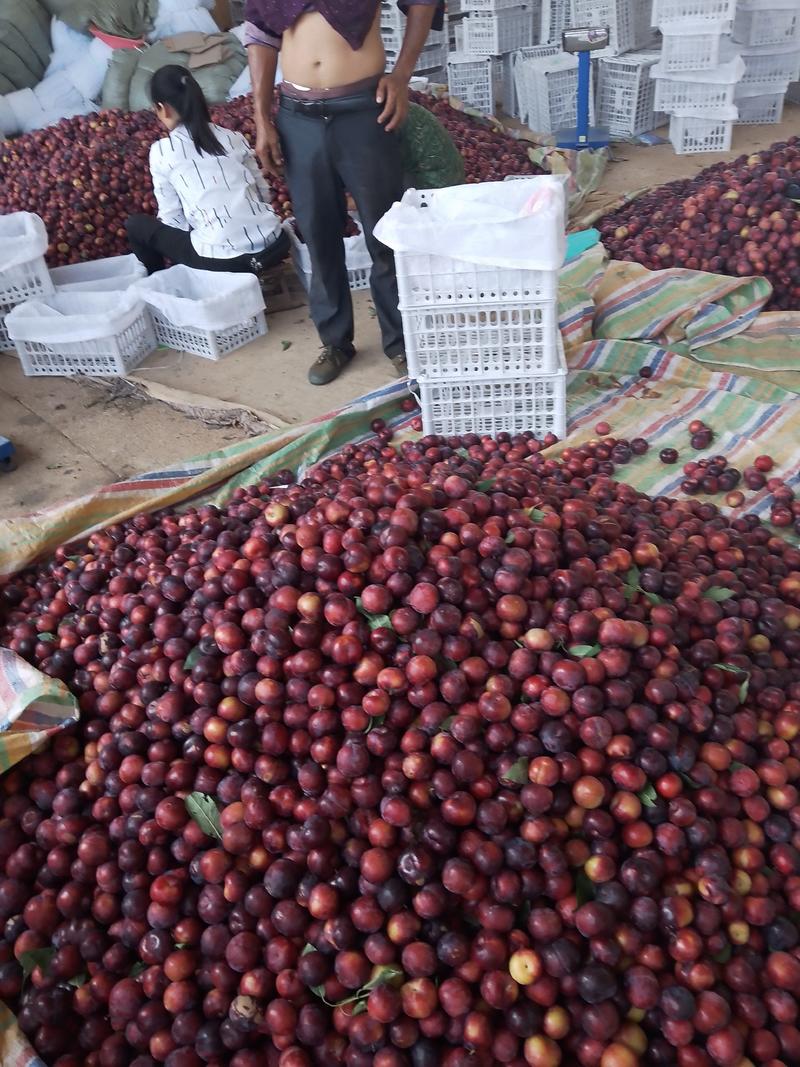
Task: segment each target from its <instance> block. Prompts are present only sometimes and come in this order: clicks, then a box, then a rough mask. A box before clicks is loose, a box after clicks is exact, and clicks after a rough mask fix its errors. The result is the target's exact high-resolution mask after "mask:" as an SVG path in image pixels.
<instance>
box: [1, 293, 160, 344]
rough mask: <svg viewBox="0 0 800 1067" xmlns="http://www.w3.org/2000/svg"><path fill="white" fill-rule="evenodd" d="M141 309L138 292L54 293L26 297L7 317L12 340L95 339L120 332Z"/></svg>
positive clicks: (53, 341)
mask: <svg viewBox="0 0 800 1067" xmlns="http://www.w3.org/2000/svg"><path fill="white" fill-rule="evenodd" d="M143 308H144V301H143V299H142V296H141V294H139V293H136V292H134V291H133V290H130V289H129V290H128V291H127V292H125V293H79V292H75V293H53V294H52V295H50V296H43V297H39V298H37V299H35V300H28V301H27V302H26V303H24V304H20V305H18V306H17V307H15V308H14V310H13V311H12V312H10V313H9V314H8V315H7V316H6V328H7V329H8V332H9V335H10V337H11V339H12V340H13V341H39V342H42V343H53V344H59V343H61V342H67V343H72V342H87V341H95V340H97V339H98V338H101V337H108V336H110V335H111V334H114V333H121V332H123V331H124V330H125V329H126V328H127V327H128V326H130V325H131V323H132V322H133V321H134V319H136V318H137V317H138V316H139V315H141V313H142V310H143Z"/></svg>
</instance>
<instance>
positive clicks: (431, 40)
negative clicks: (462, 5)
mask: <svg viewBox="0 0 800 1067" xmlns="http://www.w3.org/2000/svg"><path fill="white" fill-rule="evenodd" d="M449 7H450V5H448V9H449ZM405 32H406V16H405V15H404V14H403V12H402V11H401V10H400V8H399V7H398V6H397V3H396V2H395V0H382V2H381V36H382V37H383V39H384V45H386V44H387V40H388V42H389V43H388V47H390V48H392V49H393V50H394V51H399V49H400V47H401V46H402V43H403V37H404V35H405ZM447 34H448V30H447V24H446V22H445V25H444V27H443V28H442V29H441V30H431V31H430V32H429V33H428V37H427V40H426V41H425V44H426V45H431V44H444V45H446V44H447V39H448V38H447Z"/></svg>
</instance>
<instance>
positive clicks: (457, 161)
mask: <svg viewBox="0 0 800 1067" xmlns="http://www.w3.org/2000/svg"><path fill="white" fill-rule="evenodd" d="M401 140H402V143H403V167H404V170H405V177H406V183H407V184H408V185H409V186H411V187H413V188H415V189H444V188H445V187H446V186H448V185H463V184H464V160H463V158H462V156H461V153H460V152H459V151H458V149H457V148H456V146H455V144H454V143H453V140H452V138H451V137H450V134H449V133H448V132H447V130H446V129H445V128H444V126H442V124H441V123H440V122H439V121H438V119H436V118H435V116H434V115H432V114H431V113H430V111H428V110H426V108H424V107H420V105H419V104H411V105H410V106H409V109H408V119H407V120H406V122H405V125H404V126H403V128H402V130H401Z"/></svg>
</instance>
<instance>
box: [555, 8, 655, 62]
mask: <svg viewBox="0 0 800 1067" xmlns="http://www.w3.org/2000/svg"><path fill="white" fill-rule="evenodd" d="M642 3H643V0H572V25H573V26H607V27H608V30H609V37H608V47H607V48H601V49H599V50H598V51H596V52H594V55H595V56H596V57H602V56H617V55H620V54H621V53H622V52H629V51H630V50H631V49H632V48H635V47H636V29H637V26H636V12H635V8H636V6H641V5H642Z"/></svg>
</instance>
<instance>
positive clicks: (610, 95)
mask: <svg viewBox="0 0 800 1067" xmlns="http://www.w3.org/2000/svg"><path fill="white" fill-rule="evenodd" d="M658 56H659V53H658V52H646V53H634V52H631V53H629V54H628V55H625V56H614V57H613V58H606V59H601V60H600V62H599V66H598V78H597V121H598V124H599V125H600V126H603V127H605V128H606V129H608V131H609V133H610V134H611V136H612V137H635V136H636V135H637V134H640V133H647V132H648V131H649V130H654V129H655V128H656V126H660V125H661V124H662V122H663V121H664V117H663V116H662V115H659V114H657V113H656V110H655V96H656V83H655V82H654V81H653V80H652V79H651V77H650V71H651V70H652V68H653V66H654V65H655V63H656V62H657V60H658Z"/></svg>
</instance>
